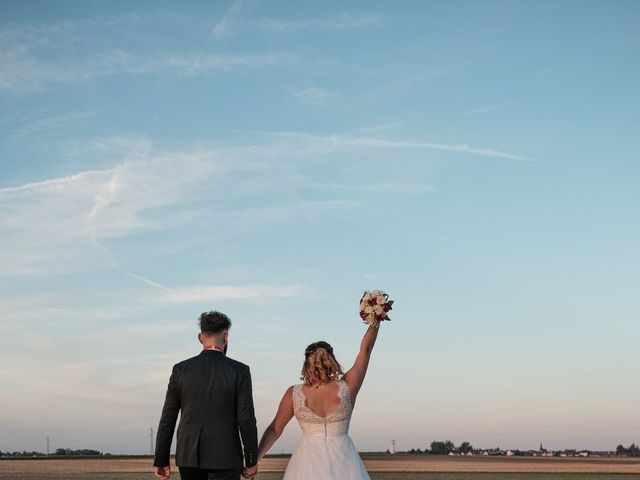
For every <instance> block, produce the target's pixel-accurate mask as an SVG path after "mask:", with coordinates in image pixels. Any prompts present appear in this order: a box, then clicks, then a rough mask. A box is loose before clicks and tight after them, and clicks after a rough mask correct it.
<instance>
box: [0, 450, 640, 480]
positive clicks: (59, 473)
mask: <svg viewBox="0 0 640 480" xmlns="http://www.w3.org/2000/svg"><path fill="white" fill-rule="evenodd" d="M363 459H364V462H365V465H366V466H367V469H368V471H369V472H371V477H372V480H400V479H402V480H494V479H495V480H561V479H562V480H564V479H566V480H581V479H589V480H623V479H624V480H631V479H634V480H635V479H637V480H640V459H632V458H533V457H529V458H528V457H440V456H433V457H432V456H422V455H420V456H417V455H395V456H393V457H391V456H389V455H384V454H363ZM287 461H288V457H286V456H283V457H268V458H266V459H265V460H264V461H263V462H262V463H261V472H262V473H261V474H260V475H259V476H258V477H257V478H258V479H259V480H280V479H282V472H283V471H284V469H285V467H286V464H287ZM151 464H152V459H151V458H117V457H116V458H103V459H55V460H52V459H44V460H0V479H3V480H4V479H16V480H42V479H44V478H48V479H58V480H62V479H75V480H80V479H82V480H116V479H118V480H142V479H145V478H147V479H151V478H153V477H152V476H151V474H150V473H151ZM175 472H176V475H175V478H176V479H179V475H177V468H176V469H175Z"/></svg>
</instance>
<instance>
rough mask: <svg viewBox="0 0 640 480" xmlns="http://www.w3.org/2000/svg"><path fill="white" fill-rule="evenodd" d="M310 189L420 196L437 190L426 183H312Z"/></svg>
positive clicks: (308, 185)
mask: <svg viewBox="0 0 640 480" xmlns="http://www.w3.org/2000/svg"><path fill="white" fill-rule="evenodd" d="M306 186H307V187H309V188H318V189H326V190H344V191H350V192H371V193H399V194H405V195H419V194H423V193H429V192H433V191H434V190H435V189H434V188H433V187H432V186H431V185H427V184H424V183H378V184H359V185H347V184H340V183H310V184H307V185H306Z"/></svg>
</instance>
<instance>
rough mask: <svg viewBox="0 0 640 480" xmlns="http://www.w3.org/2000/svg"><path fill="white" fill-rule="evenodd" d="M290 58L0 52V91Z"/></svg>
mask: <svg viewBox="0 0 640 480" xmlns="http://www.w3.org/2000/svg"><path fill="white" fill-rule="evenodd" d="M295 61H297V58H296V57H295V56H294V55H291V54H287V53H265V54H234V55H232V54H222V53H221V54H212V53H202V52H183V53H173V54H171V53H169V54H164V55H141V54H138V53H131V52H129V51H127V50H123V49H115V50H110V51H108V52H101V53H97V54H95V55H94V56H92V57H91V58H85V59H80V60H76V61H75V63H74V62H64V63H59V62H57V61H55V60H43V59H41V58H39V57H36V56H35V55H33V54H32V53H30V52H28V51H26V50H25V49H23V48H13V49H11V48H9V49H7V50H4V51H3V52H0V92H2V91H4V92H17V93H29V92H33V91H38V90H41V89H42V88H44V87H46V86H48V85H54V84H64V83H75V82H83V81H88V80H92V79H95V78H98V77H104V76H113V75H149V74H157V73H169V74H174V75H179V76H194V75H202V74H211V73H215V72H228V71H232V70H236V69H238V68H262V67H273V66H277V65H283V64H286V63H293V62H295Z"/></svg>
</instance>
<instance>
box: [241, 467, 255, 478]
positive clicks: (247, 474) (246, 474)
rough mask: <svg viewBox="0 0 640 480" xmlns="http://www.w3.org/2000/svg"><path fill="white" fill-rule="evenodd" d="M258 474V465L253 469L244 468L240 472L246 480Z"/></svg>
mask: <svg viewBox="0 0 640 480" xmlns="http://www.w3.org/2000/svg"><path fill="white" fill-rule="evenodd" d="M257 474H258V465H257V464H256V465H254V466H253V467H245V468H244V470H242V476H243V477H244V478H246V479H248V480H251V479H252V478H253V477H255V476H256V475H257Z"/></svg>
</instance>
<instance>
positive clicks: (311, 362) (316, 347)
mask: <svg viewBox="0 0 640 480" xmlns="http://www.w3.org/2000/svg"><path fill="white" fill-rule="evenodd" d="M342 375H344V372H343V371H342V367H341V366H340V364H339V363H338V361H337V360H336V357H335V356H334V355H333V348H332V347H331V345H329V344H328V343H327V342H316V343H312V344H311V345H309V346H308V347H307V348H306V350H305V351H304V365H302V376H301V377H300V379H301V380H304V383H305V384H307V385H313V384H316V383H329V382H330V381H332V380H340V378H342Z"/></svg>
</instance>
